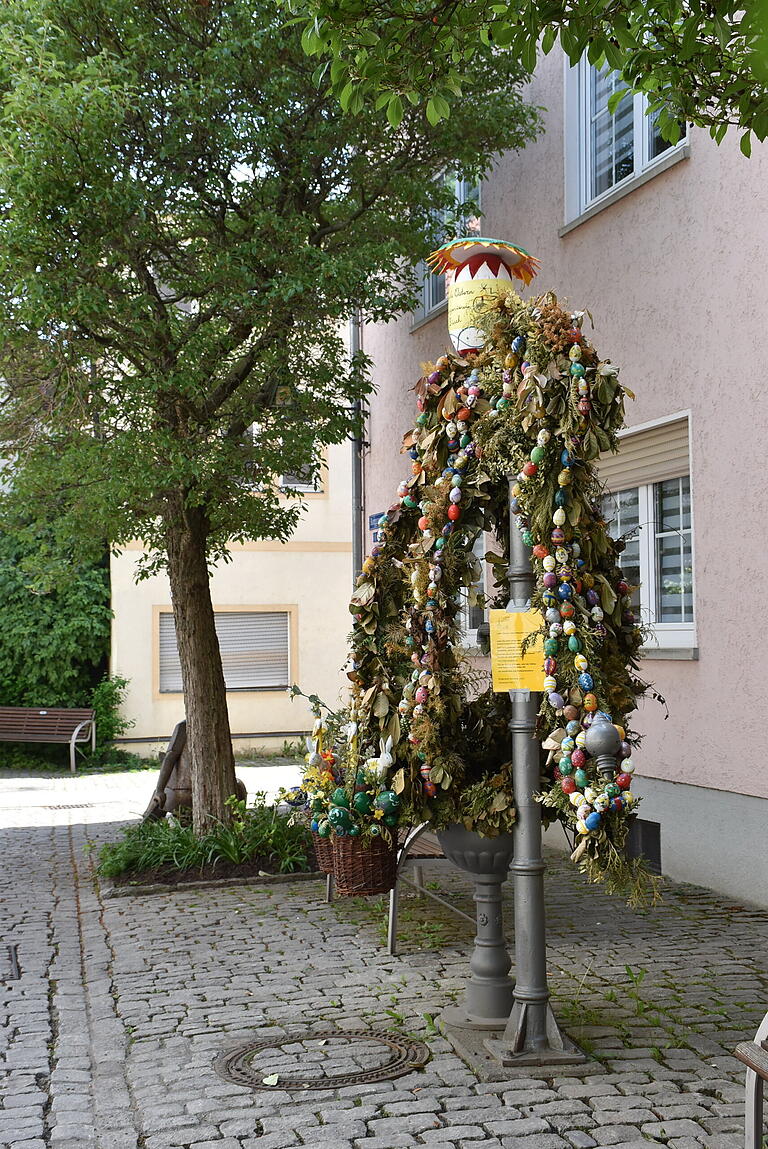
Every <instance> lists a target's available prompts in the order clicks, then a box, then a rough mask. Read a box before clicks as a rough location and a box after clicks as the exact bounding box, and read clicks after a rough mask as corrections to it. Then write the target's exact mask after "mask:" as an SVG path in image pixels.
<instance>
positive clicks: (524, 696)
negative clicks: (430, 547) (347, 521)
mask: <svg viewBox="0 0 768 1149" xmlns="http://www.w3.org/2000/svg"><path fill="white" fill-rule="evenodd" d="M513 482H515V480H514V479H512V478H510V486H511V485H512V483H513ZM533 587H534V576H533V571H532V569H531V561H530V557H529V555H528V548H527V547H526V545H525V543H524V542H523V540H522V538H521V536H520V533H519V531H518V529H517V524H516V523H515V521H514V518H513V516H512V514H511V513H510V542H509V603H508V604H507V610H508V611H526V610H529V609H530V605H531V595H532V593H533ZM509 693H510V698H511V700H512V721H511V723H510V728H511V731H512V762H513V767H512V778H513V785H514V791H515V806H516V807H517V821H516V822H515V826H514V830H513V833H514V839H515V852H514V857H513V859H512V864H511V867H510V868H511V870H512V874H513V876H514V883H515V891H514V904H515V967H516V968H515V974H516V982H515V990H514V1004H513V1006H512V1012H511V1013H510V1016H509V1021H508V1022H507V1026H506V1029H505V1031H504V1036H503V1037H502V1038H501V1039H488V1040H486V1042H485V1045H486V1047H487V1049H488V1050H489V1051H490V1052H491V1053H492V1054H493V1055H494V1057H497V1058H498V1059H499V1060H500V1061H501V1062H502V1064H503V1065H547V1064H550V1063H553V1062H560V1063H562V1062H578V1061H584V1060H585V1057H584V1055H583V1053H582V1052H581V1051H580V1050H579V1049H577V1048H576V1047H575V1046H574V1045H573V1043H572V1042H570V1041H569V1040H568V1038H566V1037H565V1036H564V1035H563V1034H562V1033H561V1032H560V1029H559V1027H558V1024H557V1021H556V1020H555V1015H554V1014H553V1012H552V1007H551V1005H550V1003H549V986H548V984H547V938H546V922H545V914H544V871H545V869H546V867H545V865H544V861H543V858H542V853H541V808H540V806H539V804H538V802H537V801H536V800H535V799H534V794H536V793H537V792H538V790H539V788H540V785H541V778H540V768H539V746H538V743H537V742H536V741H535V738H534V733H535V729H536V715H537V713H538V710H539V695H538V693H536V692H535V691H531V690H511V691H510V692H509Z"/></svg>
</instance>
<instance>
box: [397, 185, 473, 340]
mask: <svg viewBox="0 0 768 1149" xmlns="http://www.w3.org/2000/svg"><path fill="white" fill-rule="evenodd" d="M440 178H441V179H443V180H447V179H450V178H455V180H456V197H457V199H458V201H459V203H464V202H465V201H466V200H468V199H470V197H474V199H475V200H476V202H477V205H478V210H479V208H480V193H481V185H480V184H477V183H474V182H472V181H470V180H467V179H464V178H463V177H462V176H459V175H455V176H454V175H453V173H447V172H446V173H443V175H442V176H441V177H440ZM417 271H418V275H419V280H420V301H419V303H418V304H417V306H416V307H415V308H414V310H413V312H412V314H411V330H415V329H416V328H418V327H421V325H422V324H423V323H428V322H429V321H430V319H434V318H435V316H436V315H441V314H442V313H443V312H444V311H446V310H447V307H448V293H447V291H445V289H444V284H445V279H444V277H443V276H442V275H436V274H435V273H434V272H432V271H430V270H429V268H428V267H427V265H426V263H425V262H424V261H423V260H422V262H421V263H420V264H419V265H418V267H417ZM437 285H440V287H443V294H442V297H441V298H438V294H439V292H438V287H437Z"/></svg>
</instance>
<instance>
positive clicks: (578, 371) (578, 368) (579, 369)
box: [571, 363, 586, 379]
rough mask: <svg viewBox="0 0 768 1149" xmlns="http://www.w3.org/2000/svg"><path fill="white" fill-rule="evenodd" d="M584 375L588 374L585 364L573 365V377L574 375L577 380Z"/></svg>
mask: <svg viewBox="0 0 768 1149" xmlns="http://www.w3.org/2000/svg"><path fill="white" fill-rule="evenodd" d="M584 374H586V368H585V366H584V364H583V363H572V364H571V375H573V376H574V377H575V378H576V379H580V378H581V376H582V375H584Z"/></svg>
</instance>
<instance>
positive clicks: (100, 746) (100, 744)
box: [91, 674, 133, 753]
mask: <svg viewBox="0 0 768 1149" xmlns="http://www.w3.org/2000/svg"><path fill="white" fill-rule="evenodd" d="M127 687H128V679H127V678H121V677H120V675H117V674H115V675H108V674H107V675H105V676H104V678H102V680H101V682H99V683H98V685H97V686H95V687H94V690H93V693H92V694H91V706H92V707H93V709H94V711H95V712H96V751H97V753H98V752H99V751H104V750H105V749H107V748H108V747H111V746H112V745H113V744H114V741H115V739H116V738H118V737H119V736H120V735H121V734H125V732H126V730H130V728H131V726H133V720H131V719H127V718H124V717H123V715H122V714H121V713H120V707H121V706H122V703H123V701H124V699H125V691H126V689H127Z"/></svg>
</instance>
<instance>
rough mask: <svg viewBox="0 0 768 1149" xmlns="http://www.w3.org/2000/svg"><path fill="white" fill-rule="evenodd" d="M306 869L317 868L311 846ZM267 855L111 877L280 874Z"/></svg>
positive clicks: (160, 881)
mask: <svg viewBox="0 0 768 1149" xmlns="http://www.w3.org/2000/svg"><path fill="white" fill-rule="evenodd" d="M307 862H308V866H307V871H304V872H313V873H314V872H316V871H317V869H318V866H317V861H316V859H315V852H314V850H308V851H307ZM281 872H282V871H280V870H279V869H277V868H276V867H275V864H274V862H273V861H272V860H271V859H270V858H268V857H263V858H258V857H257V858H251V860H250V861H248V862H216V863H214V864H213V865H210V866H193V867H192V869H189V870H179V869H177V868H176V866H171V865H166V866H155V867H154V868H153V869H148V870H127V871H126V872H125V873H123V874H118V875H117V876H116V877H115V878H112V879H110V880H111V881H112V882H113V884H114V885H115V886H154V885H165V886H177V885H178V884H179V883H180V882H205V881H210V880H212V879H215V880H221V879H222V878H261V877H264V875H265V874H279V873H281Z"/></svg>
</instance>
